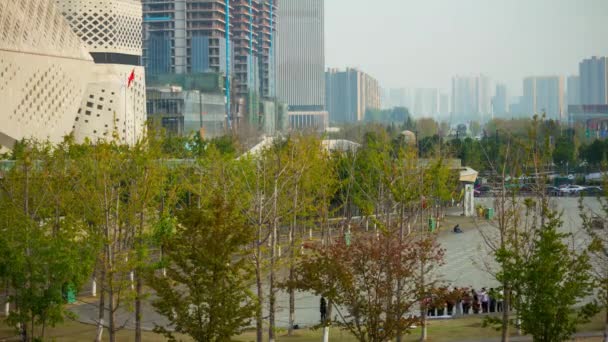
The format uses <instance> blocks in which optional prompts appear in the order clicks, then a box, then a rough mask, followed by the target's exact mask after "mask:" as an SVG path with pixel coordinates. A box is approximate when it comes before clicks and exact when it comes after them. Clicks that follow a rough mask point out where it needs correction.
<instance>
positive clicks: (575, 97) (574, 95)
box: [564, 76, 581, 108]
mask: <svg viewBox="0 0 608 342" xmlns="http://www.w3.org/2000/svg"><path fill="white" fill-rule="evenodd" d="M566 87H567V89H566V93H567V94H568V96H567V97H566V100H567V102H568V106H577V105H580V104H581V78H580V77H579V76H568V79H567V80H566ZM564 108H567V106H564Z"/></svg>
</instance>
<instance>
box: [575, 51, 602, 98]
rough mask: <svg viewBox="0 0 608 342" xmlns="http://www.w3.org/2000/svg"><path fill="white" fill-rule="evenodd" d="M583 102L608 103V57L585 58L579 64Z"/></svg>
mask: <svg viewBox="0 0 608 342" xmlns="http://www.w3.org/2000/svg"><path fill="white" fill-rule="evenodd" d="M579 76H580V87H581V95H580V97H581V99H580V100H581V104H583V105H600V104H608V58H607V57H595V56H593V57H592V58H590V59H585V60H583V61H582V62H580V64H579Z"/></svg>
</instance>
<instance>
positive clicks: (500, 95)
mask: <svg viewBox="0 0 608 342" xmlns="http://www.w3.org/2000/svg"><path fill="white" fill-rule="evenodd" d="M507 112H508V105H507V86H506V85H504V84H497V85H496V94H495V95H494V98H493V99H492V113H493V114H494V116H501V115H504V114H507Z"/></svg>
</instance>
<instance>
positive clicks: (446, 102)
mask: <svg viewBox="0 0 608 342" xmlns="http://www.w3.org/2000/svg"><path fill="white" fill-rule="evenodd" d="M439 114H440V115H441V116H447V115H449V114H450V96H449V95H448V94H440V95H439Z"/></svg>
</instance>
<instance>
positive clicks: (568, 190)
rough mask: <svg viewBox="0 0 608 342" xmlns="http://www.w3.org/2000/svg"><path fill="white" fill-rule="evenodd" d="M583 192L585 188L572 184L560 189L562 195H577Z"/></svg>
mask: <svg viewBox="0 0 608 342" xmlns="http://www.w3.org/2000/svg"><path fill="white" fill-rule="evenodd" d="M583 190H585V187H584V186H580V185H572V184H571V185H566V186H564V187H560V188H559V191H560V193H561V194H562V195H576V194H578V193H580V192H581V191H583Z"/></svg>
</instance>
